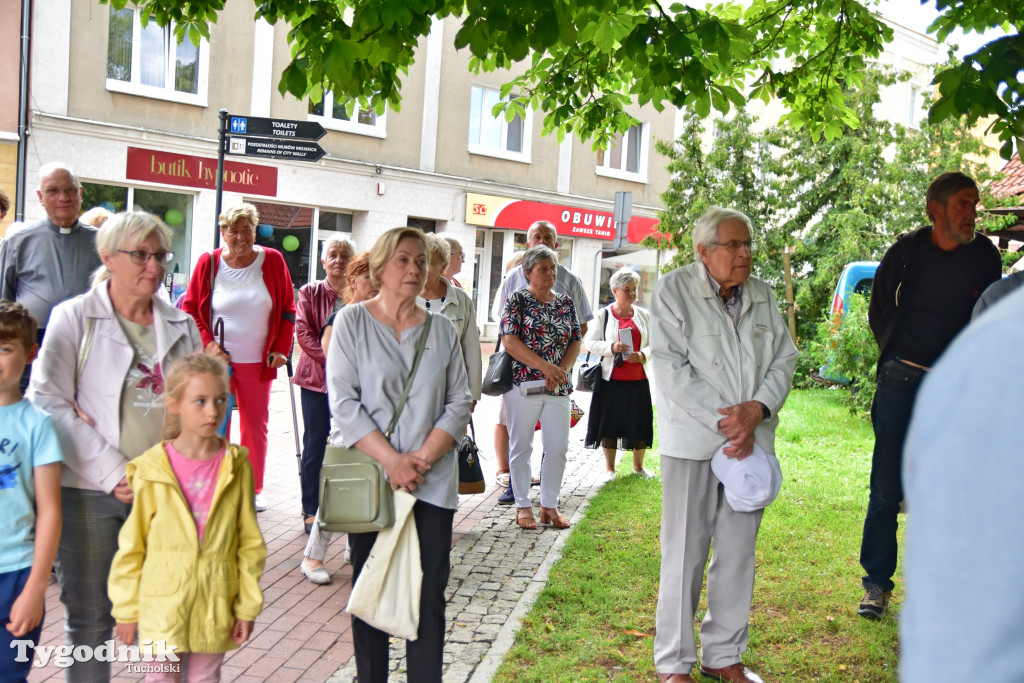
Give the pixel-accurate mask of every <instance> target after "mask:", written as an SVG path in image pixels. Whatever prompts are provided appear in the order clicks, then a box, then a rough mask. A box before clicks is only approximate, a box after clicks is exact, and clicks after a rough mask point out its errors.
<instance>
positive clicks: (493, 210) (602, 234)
mask: <svg viewBox="0 0 1024 683" xmlns="http://www.w3.org/2000/svg"><path fill="white" fill-rule="evenodd" d="M541 220H544V221H550V222H551V224H552V225H554V226H555V232H557V233H558V234H559V235H564V236H566V237H589V238H591V239H598V240H604V241H610V240H613V239H615V219H614V216H613V214H612V212H611V211H606V210H601V209H588V208H585V207H578V206H566V205H563V204H547V203H544V202H531V201H526V200H521V199H509V198H507V197H495V196H492V195H485V194H475V193H467V194H466V222H467V223H469V224H470V225H480V226H485V227H492V228H505V229H509V230H528V229H529V227H530V226H531V225H532V224H533V223H534V222H535V221H541ZM657 225H658V221H657V219H655V218H642V217H639V216H634V217H633V218H632V219H631V220H630V221H629V233H628V234H629V241H630V242H633V243H639V242H640V241H641V240H642V239H643V238H644V237H646V236H648V235H651V234H654V232H655V227H656V226H657Z"/></svg>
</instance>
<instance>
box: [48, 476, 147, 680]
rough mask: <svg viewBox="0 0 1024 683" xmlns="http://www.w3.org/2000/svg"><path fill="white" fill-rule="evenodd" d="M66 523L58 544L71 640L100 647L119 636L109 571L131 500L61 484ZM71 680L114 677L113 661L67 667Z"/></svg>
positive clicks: (58, 566) (62, 598)
mask: <svg viewBox="0 0 1024 683" xmlns="http://www.w3.org/2000/svg"><path fill="white" fill-rule="evenodd" d="M60 502H61V505H62V506H63V518H64V528H63V530H62V532H61V535H60V547H59V548H58V550H57V562H56V565H55V568H56V570H57V580H58V581H59V582H60V601H61V602H62V603H63V604H64V631H65V633H66V636H67V637H66V642H67V644H68V645H73V646H77V645H88V646H89V647H91V648H93V649H94V650H95V649H96V648H97V647H99V646H100V645H102V644H103V643H105V642H106V641H108V640H110V639H111V638H113V637H114V617H112V616H111V614H110V611H111V609H112V608H113V606H112V605H111V603H110V598H109V597H108V596H107V577H109V576H110V565H111V563H112V562H113V560H114V553H116V552H117V534H118V533H119V532H120V531H121V527H122V526H123V525H124V521H125V520H126V519H127V518H128V512H129V511H130V510H131V505H129V504H127V503H122V502H121V501H119V500H118V499H117V498H115V497H114V496H113V495H112V494H109V493H103V492H102V491H88V490H85V489H76V488H70V487H61V490H60ZM65 679H66V680H68V681H73V682H76V683H77V682H78V681H109V680H110V662H101V661H96V660H90V661H88V662H78V661H76V662H75V663H74V664H72V665H71V666H69V667H68V668H67V669H65Z"/></svg>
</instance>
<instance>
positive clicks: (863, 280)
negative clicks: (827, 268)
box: [814, 261, 878, 384]
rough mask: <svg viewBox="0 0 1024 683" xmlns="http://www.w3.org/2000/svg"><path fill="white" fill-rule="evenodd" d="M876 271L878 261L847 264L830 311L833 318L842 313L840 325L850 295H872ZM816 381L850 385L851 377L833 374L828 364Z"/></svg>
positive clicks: (823, 367)
mask: <svg viewBox="0 0 1024 683" xmlns="http://www.w3.org/2000/svg"><path fill="white" fill-rule="evenodd" d="M876 270H878V261H854V262H852V263H847V264H846V266H845V267H844V268H843V273H842V274H841V275H840V276H839V282H838V283H837V284H836V293H835V295H834V296H833V297H832V308H831V310H830V311H829V315H830V316H832V317H834V316H835V315H836V314H837V313H841V315H840V323H839V324H840V325H841V324H842V316H843V315H846V313H847V312H848V311H849V310H850V303H849V301H850V295H851V294H863V295H865V296H868V295H870V294H871V284H872V283H873V282H874V280H875V271H876ZM814 379H816V380H818V381H822V382H835V383H837V384H849V383H850V378H849V377H843V376H842V375H836V374H833V373H832V372H831V371H830V370H829V366H828V365H827V364H826V365H823V366H821V368H819V369H818V374H817V375H815V377H814Z"/></svg>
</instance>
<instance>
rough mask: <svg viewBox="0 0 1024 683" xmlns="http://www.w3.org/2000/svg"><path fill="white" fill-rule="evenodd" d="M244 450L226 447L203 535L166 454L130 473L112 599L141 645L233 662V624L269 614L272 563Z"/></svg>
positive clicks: (148, 458) (149, 456) (157, 451)
mask: <svg viewBox="0 0 1024 683" xmlns="http://www.w3.org/2000/svg"><path fill="white" fill-rule="evenodd" d="M246 454H247V451H246V449H244V448H242V447H240V446H233V445H228V446H227V452H226V453H225V454H224V461H223V462H222V463H221V468H220V474H219V475H218V477H217V488H216V489H215V491H214V493H213V500H212V501H211V504H210V514H209V517H208V519H207V522H206V529H205V531H204V532H203V542H202V545H200V544H199V536H198V534H197V533H196V524H195V520H194V519H193V517H192V511H191V510H190V509H189V506H188V502H187V501H186V500H185V495H184V494H183V493H182V491H181V486H180V485H179V484H178V479H177V477H175V476H174V471H173V470H172V469H171V464H170V461H169V460H168V459H167V452H166V451H165V450H164V444H163V443H159V444H157V445H156V446H153V447H152V448H150V449H149V450H148V451H146V452H145V453H143V454H142V455H141V456H139V457H138V458H136V459H134V460H132V461H130V462H129V463H128V469H127V478H128V483H129V485H131V487H132V490H133V491H134V492H135V502H134V504H133V505H132V511H131V514H129V515H128V519H127V521H125V523H124V526H123V527H121V533H120V535H119V537H118V550H117V554H116V555H115V556H114V563H113V565H112V567H111V569H110V579H109V581H108V591H109V594H110V601H111V602H112V603H113V605H114V609H113V616H114V618H115V619H116V620H117V621H118V623H133V622H134V623H138V633H139V638H140V639H142V638H149V639H150V640H152V641H154V642H157V641H160V640H163V641H164V642H165V643H166V644H167V645H174V646H175V647H176V648H177V652H209V653H215V652H226V651H228V650H231V649H234V648H236V647H237V645H236V644H235V642H234V640H232V638H231V628H232V626H233V625H234V623H235V619H236V618H238V619H242V620H245V621H255V620H256V617H257V616H258V615H259V613H260V610H262V609H263V592H262V591H261V590H260V585H259V580H260V576H261V575H262V574H263V565H264V562H266V559H267V547H266V545H264V543H263V535H262V534H261V533H260V528H259V525H258V524H257V522H256V510H255V508H254V506H253V495H254V489H253V475H252V467H251V466H250V465H249V460H248V458H247V457H246Z"/></svg>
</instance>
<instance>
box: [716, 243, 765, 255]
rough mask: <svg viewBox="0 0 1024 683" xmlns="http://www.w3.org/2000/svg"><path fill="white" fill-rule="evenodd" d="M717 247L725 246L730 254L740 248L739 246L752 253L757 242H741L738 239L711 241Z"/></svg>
mask: <svg viewBox="0 0 1024 683" xmlns="http://www.w3.org/2000/svg"><path fill="white" fill-rule="evenodd" d="M711 244H714V245H715V246H717V247H725V250H726V251H727V252H729V253H730V254H735V253H736V252H737V251H739V250H740V247H743V248H744V249H746V250H747V251H748V252H749V253H751V254H753V253H754V250H755V249H757V244H756V243H755V242H754V241H753V240H747V241H745V242H741V241H740V240H729V241H728V242H712V243H711Z"/></svg>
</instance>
